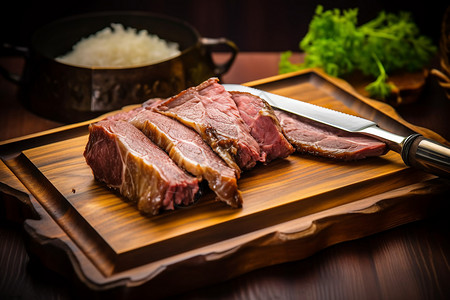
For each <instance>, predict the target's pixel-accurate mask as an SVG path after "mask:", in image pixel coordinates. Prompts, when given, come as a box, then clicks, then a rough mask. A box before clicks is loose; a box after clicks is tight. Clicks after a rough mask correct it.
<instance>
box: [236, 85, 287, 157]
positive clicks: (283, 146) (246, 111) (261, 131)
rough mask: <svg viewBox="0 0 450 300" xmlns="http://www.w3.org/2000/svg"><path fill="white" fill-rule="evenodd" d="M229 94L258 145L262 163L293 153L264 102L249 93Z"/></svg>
mask: <svg viewBox="0 0 450 300" xmlns="http://www.w3.org/2000/svg"><path fill="white" fill-rule="evenodd" d="M230 94H231V97H232V98H233V100H234V102H236V105H237V107H238V109H239V112H240V114H241V117H242V119H243V120H244V121H245V123H247V125H248V126H249V128H250V133H251V135H252V136H253V138H254V139H255V140H256V141H257V142H258V144H259V147H260V149H261V153H260V155H261V161H262V162H264V163H268V162H270V161H272V160H274V159H276V158H285V157H287V156H289V155H290V154H292V153H293V152H294V150H295V149H294V147H292V145H291V144H290V143H289V142H288V141H287V140H286V138H285V137H284V135H283V133H282V131H281V126H280V123H279V122H278V119H277V117H276V116H275V113H274V111H273V109H272V107H271V106H270V105H269V104H268V103H267V102H266V101H264V100H263V99H261V98H260V97H258V96H255V95H253V94H250V93H242V92H230Z"/></svg>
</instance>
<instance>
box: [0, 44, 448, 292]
mask: <svg viewBox="0 0 450 300" xmlns="http://www.w3.org/2000/svg"><path fill="white" fill-rule="evenodd" d="M278 56H279V53H270V52H269V53H240V54H239V55H238V57H237V60H236V62H235V64H234V65H233V67H232V68H231V70H230V71H229V72H228V73H227V74H226V75H225V76H224V77H223V81H222V82H225V83H243V82H248V81H252V80H256V79H260V78H265V77H268V76H271V75H276V74H277V63H278ZM297 58H300V59H301V55H300V56H297ZM216 59H218V60H220V59H224V55H222V54H217V55H216ZM0 65H1V66H4V67H7V68H8V69H9V70H11V71H14V72H17V73H20V72H21V70H22V67H23V60H22V59H21V58H18V57H8V58H0ZM18 93H19V89H18V87H17V86H16V85H15V84H13V83H11V82H9V81H7V80H5V79H4V78H0V126H1V127H0V128H1V130H0V141H2V140H7V139H11V138H15V137H19V136H23V135H26V134H31V133H35V132H39V131H42V130H46V129H51V128H55V127H58V126H61V125H63V124H60V123H57V122H53V121H50V120H46V119H43V118H41V117H39V116H36V115H34V114H33V113H31V112H29V111H27V110H26V109H25V108H24V107H23V106H22V104H21V103H20V101H19V97H18ZM397 111H398V112H399V114H400V115H401V116H402V117H404V118H405V119H406V120H407V121H408V122H410V123H412V124H415V125H419V126H422V127H426V128H429V129H431V130H433V131H435V132H437V133H439V134H440V135H441V136H443V137H444V138H445V139H447V140H450V121H449V120H448V118H449V116H450V100H449V99H447V98H446V97H445V96H444V94H443V92H442V90H441V89H440V87H439V86H438V85H437V83H436V81H435V80H434V79H433V78H430V80H429V82H428V84H427V86H426V88H425V90H424V92H423V94H422V96H421V97H420V99H419V100H418V101H417V102H415V103H412V104H409V105H407V106H403V107H400V108H397ZM447 196H448V197H446V198H448V199H449V203H450V195H447ZM0 202H1V201H0ZM449 207H450V205H448V207H446V208H443V209H442V210H441V211H439V212H433V213H432V214H431V215H430V216H429V217H428V218H427V219H424V220H418V221H416V222H413V223H409V224H407V225H403V226H400V227H396V228H394V229H391V230H388V231H385V232H382V233H378V234H375V235H372V236H368V237H365V238H362V239H358V240H355V241H349V242H344V243H341V244H338V245H335V246H331V247H329V248H327V249H324V250H322V251H320V252H318V253H316V254H314V255H313V256H311V257H309V258H307V259H304V260H301V261H296V262H291V263H285V264H281V265H276V266H272V267H267V268H264V269H260V270H256V271H253V272H250V273H247V274H245V275H243V276H240V277H237V278H234V279H231V280H229V281H226V282H222V283H219V284H216V285H214V286H208V287H204V288H201V289H198V290H193V291H190V292H188V293H186V294H184V295H179V296H178V297H176V298H177V299H180V298H181V299H205V298H207V299H209V298H214V299H450V218H449V216H448V213H449V210H448V208H449ZM0 209H2V210H4V209H5V207H4V206H1V205H0ZM21 218H23V217H21V216H20V214H19V215H18V216H17V217H15V218H11V217H9V216H8V218H7V217H6V213H5V211H0V299H77V298H78V297H77V290H76V288H75V287H73V286H72V284H71V283H70V282H69V281H68V280H66V279H64V278H62V277H61V276H60V275H59V274H55V273H53V272H52V271H50V270H48V269H46V268H45V267H44V266H42V265H40V263H39V261H38V260H36V259H33V258H30V257H29V256H28V254H27V252H26V250H25V249H26V248H25V245H24V239H23V230H22V226H21V221H22V220H21ZM219 271H220V270H219ZM205 276H207V274H205ZM173 284H176V282H172V283H168V285H167V287H161V288H170V285H173ZM147 298H149V297H148V296H143V298H142V299H147Z"/></svg>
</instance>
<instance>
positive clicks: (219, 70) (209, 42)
mask: <svg viewBox="0 0 450 300" xmlns="http://www.w3.org/2000/svg"><path fill="white" fill-rule="evenodd" d="M201 43H202V44H203V45H204V46H206V48H208V49H209V50H210V52H211V49H212V48H213V47H216V46H221V45H224V46H226V47H227V48H228V49H229V50H230V52H231V57H230V58H229V59H228V61H226V62H224V63H222V64H215V63H214V74H215V76H218V77H220V76H221V75H223V74H225V73H226V72H228V70H229V69H230V67H231V65H232V64H233V62H234V60H235V59H236V55H237V54H238V52H239V48H238V47H237V46H236V44H235V43H234V42H233V41H230V40H229V39H226V38H223V37H222V38H201Z"/></svg>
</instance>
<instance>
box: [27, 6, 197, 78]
mask: <svg viewBox="0 0 450 300" xmlns="http://www.w3.org/2000/svg"><path fill="white" fill-rule="evenodd" d="M114 15H117V16H141V17H151V18H155V19H162V20H165V21H169V22H172V23H177V24H179V25H181V26H183V27H185V28H187V29H188V30H190V31H191V32H192V33H193V34H194V36H195V38H196V41H195V43H194V44H192V45H190V46H188V47H186V48H185V49H182V50H180V53H179V54H178V55H175V56H171V57H168V58H166V59H163V60H160V61H157V62H154V63H150V64H140V65H132V66H124V67H108V66H100V67H99V66H93V67H89V66H82V65H76V64H70V63H64V62H61V61H58V60H56V58H55V57H51V56H50V55H46V54H44V53H42V51H39V50H37V49H36V48H38V47H37V46H36V44H37V43H38V41H37V40H36V39H37V36H38V35H39V34H41V33H45V31H46V30H48V29H49V28H52V27H54V26H57V24H60V23H67V22H71V21H73V20H80V19H82V18H92V17H102V16H114ZM94 33H95V32H93V33H92V34H94ZM149 33H150V34H152V33H151V32H149ZM81 38H85V37H80V39H81ZM170 42H177V41H170ZM201 44H202V37H201V35H200V33H199V32H198V31H197V29H196V28H195V27H194V26H192V25H191V24H189V23H188V22H186V21H184V20H181V19H178V18H176V17H172V16H168V15H165V14H161V13H154V12H148V11H136V10H108V11H98V12H88V13H81V14H76V15H70V16H66V17H62V18H59V19H56V20H54V21H51V22H49V23H47V24H45V25H43V26H42V27H40V28H38V29H37V30H36V31H35V32H34V33H33V35H32V38H31V49H33V50H34V51H35V52H36V53H37V54H39V55H40V56H42V57H44V58H46V59H49V60H51V61H53V62H54V63H57V64H60V65H64V66H69V67H73V68H79V69H86V70H92V71H94V70H127V69H138V68H145V67H149V66H156V65H159V64H163V63H166V62H167V61H171V60H173V59H176V58H178V57H181V56H183V55H185V53H187V52H190V51H192V49H193V48H196V47H199V46H200V45H201Z"/></svg>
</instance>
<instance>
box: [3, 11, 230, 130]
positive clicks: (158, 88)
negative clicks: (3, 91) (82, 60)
mask: <svg viewBox="0 0 450 300" xmlns="http://www.w3.org/2000/svg"><path fill="white" fill-rule="evenodd" d="M111 23H121V24H123V25H124V26H125V27H132V28H136V29H137V30H141V29H146V30H147V31H148V32H149V33H151V34H156V35H157V36H159V37H160V38H162V39H165V40H168V41H171V42H176V43H178V44H179V45H180V51H181V54H180V55H178V56H176V57H174V58H171V59H168V60H165V61H162V62H159V63H155V64H151V65H144V66H138V67H132V68H88V67H79V66H73V65H68V64H64V63H61V62H58V61H56V60H55V58H56V57H58V56H60V55H63V54H65V53H67V52H69V51H70V50H71V49H72V47H73V45H74V44H76V43H77V42H78V41H79V40H80V39H81V38H83V37H87V36H89V35H91V34H93V33H95V32H97V31H99V30H101V29H103V28H105V27H108V26H110V25H111ZM223 46H225V47H227V49H228V51H230V52H231V55H230V58H229V59H228V61H226V62H225V63H223V64H220V65H217V64H215V63H214V61H213V59H212V57H211V50H212V49H213V48H214V47H223ZM14 49H16V50H17V49H18V50H19V52H22V53H25V56H26V57H27V63H26V66H25V70H24V73H23V74H22V76H21V77H20V78H17V77H14V75H13V74H7V76H8V77H9V79H12V80H15V81H16V82H20V83H21V84H22V85H23V89H22V91H25V92H26V97H24V99H25V101H26V104H27V106H28V107H29V109H30V110H32V111H33V112H35V113H37V114H39V115H41V116H43V117H46V118H49V119H52V120H56V121H60V122H64V123H68V122H78V121H82V120H87V119H90V118H93V117H96V116H98V115H100V114H103V113H105V112H109V111H112V110H116V109H120V108H121V107H123V106H125V105H129V104H137V103H142V102H144V101H145V100H147V99H150V98H165V97H170V96H172V95H175V94H177V93H178V92H180V91H181V90H183V89H186V88H187V87H190V86H193V85H197V84H199V83H201V82H202V81H204V80H206V79H208V78H210V77H214V76H215V77H219V78H220V76H221V75H223V74H224V73H226V72H227V71H228V69H229V68H230V66H231V65H232V63H233V61H234V59H235V57H236V54H237V53H238V48H237V47H236V45H235V44H234V43H233V42H232V41H230V40H228V39H226V38H218V39H212V38H203V37H201V36H200V35H199V33H198V32H197V31H196V29H194V28H193V27H192V26H190V25H189V24H187V23H185V22H183V21H180V20H177V19H174V18H170V17H167V16H162V15H158V14H153V13H148V12H135V11H133V12H101V13H91V14H83V15H77V16H72V17H68V18H64V19H60V20H57V21H55V22H53V23H50V24H48V25H46V26H44V27H42V28H40V29H38V30H37V31H36V32H35V33H34V35H33V37H32V40H31V48H30V49H25V51H24V49H23V48H22V49H21V48H19V47H15V48H14ZM3 73H4V74H5V72H3Z"/></svg>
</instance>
